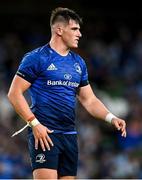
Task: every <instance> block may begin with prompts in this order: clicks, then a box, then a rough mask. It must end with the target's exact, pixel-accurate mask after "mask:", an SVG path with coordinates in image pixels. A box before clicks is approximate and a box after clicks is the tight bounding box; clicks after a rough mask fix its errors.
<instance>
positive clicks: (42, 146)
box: [39, 138, 45, 151]
mask: <svg viewBox="0 0 142 180" xmlns="http://www.w3.org/2000/svg"><path fill="white" fill-rule="evenodd" d="M39 141H40V145H41V148H42V150H43V151H45V146H44V143H43V140H42V139H41V138H40V139H39Z"/></svg>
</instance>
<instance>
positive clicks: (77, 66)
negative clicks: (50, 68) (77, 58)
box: [74, 63, 82, 74]
mask: <svg viewBox="0 0 142 180" xmlns="http://www.w3.org/2000/svg"><path fill="white" fill-rule="evenodd" d="M74 67H75V70H76V71H77V72H78V73H79V74H81V73H82V71H81V67H80V65H79V64H78V63H75V64H74Z"/></svg>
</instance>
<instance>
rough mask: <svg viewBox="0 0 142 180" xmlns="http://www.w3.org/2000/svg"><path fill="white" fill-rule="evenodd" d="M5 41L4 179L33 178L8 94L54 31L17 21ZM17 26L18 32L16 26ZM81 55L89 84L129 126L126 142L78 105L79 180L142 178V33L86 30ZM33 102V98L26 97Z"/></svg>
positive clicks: (1, 105)
mask: <svg viewBox="0 0 142 180" xmlns="http://www.w3.org/2000/svg"><path fill="white" fill-rule="evenodd" d="M10 25H11V30H8V29H7V30H6V31H3V32H2V34H1V35H0V87H1V88H0V132H1V133H0V139H1V146H0V179H6V178H8V179H14V178H15V179H16V178H24V179H26V178H32V173H31V167H30V159H29V155H28V145H27V137H26V134H27V132H26V130H25V131H24V132H22V133H21V134H19V135H18V136H16V137H14V138H11V135H12V133H13V132H15V131H16V130H18V129H20V128H21V127H22V126H23V125H24V121H22V120H21V119H20V118H19V116H18V115H17V114H16V113H15V112H14V110H13V108H12V106H11V105H10V103H9V102H8V99H7V92H8V89H9V86H10V83H11V80H12V78H13V76H14V74H15V73H16V70H17V67H18V65H19V63H20V61H21V59H22V57H23V55H24V54H25V53H26V52H28V51H30V50H32V49H34V48H36V47H38V46H42V45H44V44H46V43H48V40H49V38H50V31H49V27H47V26H46V24H44V23H42V22H41V21H33V20H32V19H30V18H29V19H28V20H27V19H26V21H25V19H24V18H23V19H22V18H21V19H20V18H19V19H18V17H17V19H16V18H15V21H13V22H11V23H10ZM12 25H13V26H12ZM82 33H83V37H82V39H81V41H80V47H79V49H78V50H77V52H78V53H79V54H80V55H81V56H82V57H83V58H84V59H85V61H86V64H87V67H88V73H89V80H90V84H91V86H92V88H93V90H94V92H95V94H96V96H97V97H99V98H100V99H101V100H102V102H103V103H104V104H105V105H106V106H107V107H108V109H109V110H110V111H111V112H112V113H114V114H115V115H117V116H119V117H120V118H123V119H125V120H126V123H127V137H126V138H122V137H121V135H120V133H119V131H117V130H116V129H114V128H113V127H112V126H111V125H110V124H107V123H106V122H103V121H100V120H98V119H95V118H93V117H92V116H91V115H89V114H88V113H87V112H86V111H85V110H84V109H83V107H82V106H81V105H80V104H79V103H78V102H77V110H76V114H77V118H76V124H77V129H78V137H79V139H78V143H79V150H80V155H79V165H78V178H80V179H81V178H93V179H95V178H103V179H105V178H124V179H125V178H134V179H137V178H142V156H141V154H142V119H141V117H142V80H141V79H142V71H141V66H142V29H138V30H135V31H134V30H132V29H131V28H130V27H129V26H126V25H124V24H119V25H117V26H109V25H107V23H105V22H101V23H92V22H91V21H87V23H86V24H84V25H83V30H82ZM25 96H26V98H27V100H28V101H29V102H30V99H29V95H28V92H27V93H26V94H25Z"/></svg>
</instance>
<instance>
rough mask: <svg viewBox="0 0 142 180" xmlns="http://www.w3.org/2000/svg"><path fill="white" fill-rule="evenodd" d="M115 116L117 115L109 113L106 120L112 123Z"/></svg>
mask: <svg viewBox="0 0 142 180" xmlns="http://www.w3.org/2000/svg"><path fill="white" fill-rule="evenodd" d="M113 118H116V116H115V115H113V114H112V113H108V114H107V115H106V117H105V121H107V122H108V123H110V124H111V123H112V119H113Z"/></svg>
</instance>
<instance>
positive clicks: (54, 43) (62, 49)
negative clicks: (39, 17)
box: [49, 37, 69, 56]
mask: <svg viewBox="0 0 142 180" xmlns="http://www.w3.org/2000/svg"><path fill="white" fill-rule="evenodd" d="M49 44H50V47H51V48H52V49H54V50H55V51H56V52H57V53H58V54H60V55H62V56H66V55H67V54H68V53H69V48H68V47H67V46H66V45H65V44H64V43H63V42H62V41H61V40H60V39H59V38H54V37H52V38H51V40H50V42H49Z"/></svg>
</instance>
